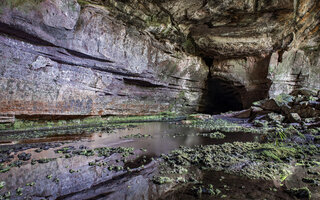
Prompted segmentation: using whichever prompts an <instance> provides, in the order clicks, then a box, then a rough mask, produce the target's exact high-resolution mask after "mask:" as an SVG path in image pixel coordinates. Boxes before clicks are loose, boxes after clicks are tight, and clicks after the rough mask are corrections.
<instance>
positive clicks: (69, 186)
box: [0, 122, 257, 200]
mask: <svg viewBox="0 0 320 200" xmlns="http://www.w3.org/2000/svg"><path fill="white" fill-rule="evenodd" d="M199 131H201V130H199V129H194V128H187V127H181V126H178V125H175V124H171V123H161V122H156V123H144V124H140V125H138V126H137V127H135V128H126V129H119V130H115V131H114V132H113V133H107V132H94V133H92V134H86V135H83V136H80V135H77V136H69V138H68V139H69V143H68V144H64V145H63V146H74V147H76V148H79V147H80V146H85V147H87V148H89V149H94V148H98V147H118V146H121V147H134V149H135V155H132V156H131V157H130V158H129V160H128V162H127V164H124V163H123V162H122V161H119V160H121V157H120V154H113V155H112V156H110V157H108V158H103V157H95V156H88V157H86V156H79V155H75V156H73V157H71V158H69V159H67V158H64V157H63V158H61V157H59V156H61V155H62V154H56V153H55V152H54V150H55V149H57V148H53V149H49V150H44V151H42V152H40V153H35V152H34V150H35V149H29V150H26V151H25V152H27V153H32V159H36V160H37V159H41V158H57V159H56V160H54V161H51V162H49V163H44V164H35V165H32V164H31V161H27V162H24V165H22V166H21V167H20V168H18V167H13V168H12V169H11V170H10V171H9V172H6V173H1V174H0V180H2V181H5V182H6V185H5V187H4V188H3V189H2V192H4V191H10V192H11V194H12V196H13V198H12V199H24V198H26V199H28V198H29V199H35V200H37V199H43V198H46V199H56V198H58V197H59V199H90V198H95V199H99V198H101V199H106V198H107V196H108V197H110V198H111V197H112V196H113V197H112V198H116V196H114V195H118V198H116V199H119V197H120V196H121V198H122V197H123V198H125V199H130V198H133V199H134V198H136V197H137V196H139V195H140V194H139V192H140V193H141V195H147V194H146V193H147V192H148V191H146V187H149V186H150V187H152V188H153V189H154V187H156V186H154V185H152V184H151V185H149V182H150V181H147V180H148V179H149V178H150V176H152V172H153V171H154V170H156V167H155V166H154V165H155V162H153V161H152V160H153V159H152V157H158V156H159V155H160V154H162V153H168V152H169V151H171V150H173V149H176V148H178V147H179V146H180V145H182V146H194V145H200V144H202V145H208V144H221V143H224V142H233V141H254V140H255V136H254V135H251V134H244V133H226V138H224V139H220V140H219V139H218V140H217V139H211V138H209V137H203V136H199V135H197V133H198V132H199ZM139 133H140V134H142V135H145V134H149V135H151V137H146V138H129V139H121V137H123V136H126V135H131V134H139ZM63 139H65V138H63ZM256 139H257V138H256ZM39 141H41V142H47V141H50V142H53V141H61V136H59V137H50V138H42V139H41V140H29V141H28V140H25V141H20V143H30V142H39ZM63 146H62V147H63ZM59 148H61V147H59ZM140 149H146V151H140ZM142 156H145V157H142ZM15 159H17V158H16V155H15ZM101 160H103V161H104V162H105V163H107V165H105V166H89V164H88V163H89V162H98V161H101ZM130 160H132V161H130ZM140 164H141V165H145V168H144V169H143V170H142V169H141V171H139V172H137V171H134V170H133V172H132V173H128V172H127V171H126V170H120V171H118V172H116V171H110V170H108V167H109V166H117V165H122V166H125V167H130V168H137V167H139V166H141V165H140ZM125 169H126V168H125ZM121 175H123V176H121ZM115 177H117V179H116V180H115V179H114V178H115ZM136 181H140V182H141V184H142V183H143V184H142V185H141V187H140V186H134V187H133V186H132V185H130V184H129V183H135V182H136ZM32 182H34V183H35V185H34V186H26V184H27V183H32ZM120 183H121V184H120ZM143 185H144V187H142V186H143ZM125 186H126V187H127V188H124V187H125ZM19 187H20V188H22V189H23V195H22V196H18V195H17V194H16V192H15V191H16V189H17V188H19ZM119 188H120V189H119ZM129 188H131V189H129ZM132 188H135V190H136V191H135V192H132ZM120 190H121V191H122V192H121V195H120V196H119V192H115V191H120ZM130 191H131V192H130ZM158 192H159V191H158ZM99 195H100V196H99ZM101 195H102V196H101ZM123 195H125V196H123Z"/></svg>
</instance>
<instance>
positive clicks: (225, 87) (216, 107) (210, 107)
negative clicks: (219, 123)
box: [202, 76, 244, 114]
mask: <svg viewBox="0 0 320 200" xmlns="http://www.w3.org/2000/svg"><path fill="white" fill-rule="evenodd" d="M243 89H244V87H243V86H239V87H237V86H234V85H233V84H232V83H231V82H229V81H226V80H223V79H221V78H217V77H210V76H209V77H208V81H207V92H206V94H205V97H204V107H203V110H202V112H203V113H206V114H219V113H223V112H228V111H238V110H242V109H243V107H244V106H243V103H242V99H241V94H240V92H241V90H243Z"/></svg>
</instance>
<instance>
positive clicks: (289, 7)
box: [0, 0, 320, 115]
mask: <svg viewBox="0 0 320 200" xmlns="http://www.w3.org/2000/svg"><path fill="white" fill-rule="evenodd" d="M319 10H320V2H319V1H316V0H310V1H309V0H308V1H295V0H282V1H279V0H272V1H269V0H268V1H267V0H240V1H239V0H223V1H222V0H209V1H203V0H194V1H189V0H176V1H171V0H161V1H156V0H148V1H146V0H126V1H114V0H81V1H80V0H78V1H77V0H14V1H12V0H3V1H1V2H0V58H1V59H0V114H14V115H110V114H111V115H135V114H141V115H142V114H154V113H158V112H161V111H168V110H171V111H173V110H176V111H183V112H196V111H205V108H206V107H208V106H207V105H206V104H210V103H211V104H215V103H216V102H218V101H217V100H216V99H219V98H221V99H222V100H221V101H219V102H224V101H225V99H224V98H226V100H227V101H228V98H229V97H230V96H237V97H236V98H235V99H236V100H234V101H230V102H231V103H230V104H234V102H237V101H239V104H241V106H239V107H238V106H235V108H240V107H249V105H250V104H251V103H252V102H253V101H256V100H259V99H263V98H266V97H267V96H268V95H269V96H274V95H277V94H280V93H283V92H286V93H290V92H291V91H293V90H294V89H297V88H300V87H307V88H313V89H319V88H320V77H319V74H320V73H319V68H320V67H319V66H320V58H319V57H320V56H319V44H320V42H319V41H320V40H319V35H320V34H319V27H320V25H319V23H320V22H319V21H320V20H319V16H320V12H319ZM211 79H212V80H213V81H212V80H211ZM216 80H218V81H220V80H222V81H223V84H227V86H226V88H233V89H231V90H228V89H227V90H224V89H222V91H219V92H218V93H219V94H210V93H216V90H215V89H212V87H216V85H213V86H212V85H211V86H210V84H211V83H216ZM270 86H271V88H270ZM210 88H211V89H210ZM269 88H270V90H269ZM224 93H226V94H224ZM208 95H211V99H210V98H207V97H206V96H208ZM212 98H214V99H212ZM209 107H212V108H216V107H217V106H216V107H215V106H212V105H210V106H209ZM218 107H219V105H218Z"/></svg>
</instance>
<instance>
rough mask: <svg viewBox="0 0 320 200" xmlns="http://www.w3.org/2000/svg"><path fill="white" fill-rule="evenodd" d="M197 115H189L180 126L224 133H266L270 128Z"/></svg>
mask: <svg viewBox="0 0 320 200" xmlns="http://www.w3.org/2000/svg"><path fill="white" fill-rule="evenodd" d="M197 118H198V116H197V115H190V116H189V117H188V119H191V120H188V121H187V122H188V123H184V124H183V125H182V126H187V127H190V128H200V129H203V130H206V131H220V132H225V133H231V132H242V133H254V134H267V133H268V132H269V131H270V130H271V129H270V128H268V127H265V128H256V127H249V126H243V125H241V124H237V123H233V122H230V121H227V120H224V119H209V118H206V119H205V120H203V119H197Z"/></svg>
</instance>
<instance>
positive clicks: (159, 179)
mask: <svg viewBox="0 0 320 200" xmlns="http://www.w3.org/2000/svg"><path fill="white" fill-rule="evenodd" d="M152 181H153V183H155V184H158V185H162V184H166V183H172V182H173V179H171V178H169V177H166V176H154V177H153V178H152Z"/></svg>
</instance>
